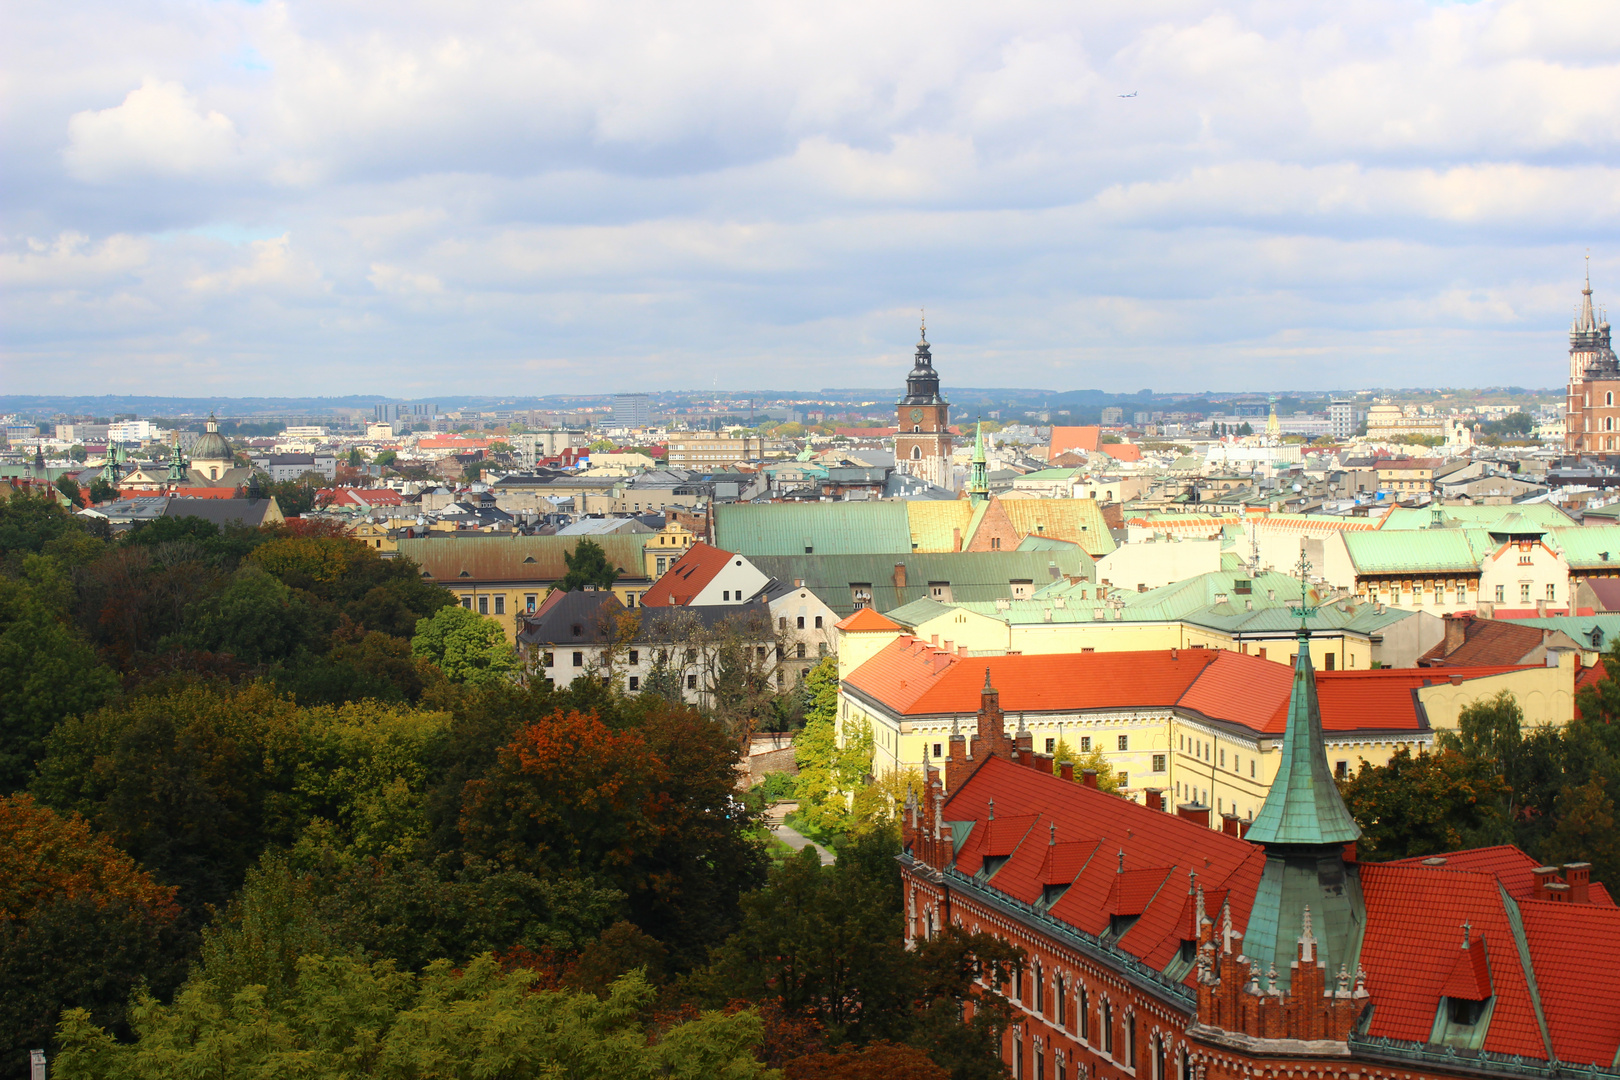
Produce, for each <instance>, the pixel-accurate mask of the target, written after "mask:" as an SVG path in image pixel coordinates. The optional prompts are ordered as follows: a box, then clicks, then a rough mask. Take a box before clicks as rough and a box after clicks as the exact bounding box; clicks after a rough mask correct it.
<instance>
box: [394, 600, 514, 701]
mask: <svg viewBox="0 0 1620 1080" xmlns="http://www.w3.org/2000/svg"><path fill="white" fill-rule="evenodd" d="M411 655H412V656H417V657H421V658H422V659H424V660H426V661H428V662H429V663H431V664H433V665H434V666H435V667H437V668H438V669H439V670H440V671H443V672H444V676H445V678H447V679H449V680H450V681H451V682H458V683H470V684H473V685H482V684H487V683H492V682H504V681H508V680H511V679H512V678H514V677H516V675H517V673H518V670H519V664H518V658H517V650H516V649H514V648H512V646H511V645H509V644H507V642H506V634H505V633H503V632H502V630H501V627H500V624H499V623H497V622H496V621H495V620H494V619H491V618H488V617H486V616H483V615H478V614H475V613H474V612H472V611H469V610H468V609H466V608H464V607H460V606H459V605H458V606H452V607H442V608H440V609H439V610H438V611H436V612H434V614H433V615H431V616H429V617H427V618H424V619H420V620H418V621H417V623H416V636H415V637H413V638H411Z"/></svg>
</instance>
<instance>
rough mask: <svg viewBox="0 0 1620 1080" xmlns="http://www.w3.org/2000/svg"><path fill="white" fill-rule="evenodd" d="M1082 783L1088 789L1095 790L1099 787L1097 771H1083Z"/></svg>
mask: <svg viewBox="0 0 1620 1080" xmlns="http://www.w3.org/2000/svg"><path fill="white" fill-rule="evenodd" d="M1080 782H1081V783H1082V784H1084V785H1085V786H1086V787H1088V788H1095V787H1096V786H1097V770H1096V769H1081V770H1080Z"/></svg>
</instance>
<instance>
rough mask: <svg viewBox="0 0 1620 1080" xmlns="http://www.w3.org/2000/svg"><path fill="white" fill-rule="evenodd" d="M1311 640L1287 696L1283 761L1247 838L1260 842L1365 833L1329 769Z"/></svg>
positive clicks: (1309, 841) (1339, 838)
mask: <svg viewBox="0 0 1620 1080" xmlns="http://www.w3.org/2000/svg"><path fill="white" fill-rule="evenodd" d="M1308 644H1309V640H1308V638H1306V637H1305V635H1303V634H1302V635H1301V641H1300V647H1299V651H1298V654H1297V656H1296V658H1295V661H1294V689H1293V691H1292V692H1291V694H1290V695H1289V699H1288V726H1287V728H1286V729H1284V733H1283V747H1282V762H1281V763H1280V764H1279V765H1278V767H1277V777H1276V779H1275V780H1273V781H1272V783H1271V791H1270V792H1269V793H1268V794H1267V795H1266V801H1265V802H1264V803H1263V804H1262V805H1261V807H1260V812H1259V813H1258V814H1256V815H1255V817H1254V824H1253V825H1251V826H1250V827H1249V832H1248V839H1250V840H1252V841H1254V842H1255V843H1257V844H1289V845H1292V844H1300V845H1315V844H1347V843H1349V842H1350V841H1352V840H1354V839H1356V838H1357V837H1359V836H1360V835H1361V829H1360V827H1359V826H1357V825H1356V822H1355V819H1354V818H1352V817H1351V816H1350V811H1349V810H1347V809H1345V805H1344V800H1343V799H1341V798H1340V797H1339V787H1338V785H1337V784H1335V783H1334V782H1333V773H1332V771H1331V770H1329V768H1328V760H1327V750H1326V748H1325V747H1324V745H1323V742H1322V709H1321V706H1320V705H1318V704H1317V700H1316V674H1315V672H1313V671H1312V670H1311V650H1310V649H1309V647H1308Z"/></svg>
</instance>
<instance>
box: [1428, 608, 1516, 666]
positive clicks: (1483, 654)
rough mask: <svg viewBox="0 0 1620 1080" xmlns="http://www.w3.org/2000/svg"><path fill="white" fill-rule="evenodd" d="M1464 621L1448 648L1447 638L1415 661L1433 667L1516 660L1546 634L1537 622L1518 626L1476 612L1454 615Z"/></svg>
mask: <svg viewBox="0 0 1620 1080" xmlns="http://www.w3.org/2000/svg"><path fill="white" fill-rule="evenodd" d="M1455 618H1457V619H1458V620H1460V621H1462V622H1463V635H1464V636H1463V641H1462V643H1461V644H1460V645H1458V646H1457V647H1456V648H1455V649H1453V650H1451V651H1450V652H1447V651H1446V642H1445V641H1441V642H1440V644H1438V645H1436V646H1435V647H1434V648H1432V649H1430V650H1429V651H1428V652H1426V653H1424V654H1423V655H1422V656H1420V657H1418V663H1420V664H1425V665H1429V666H1432V667H1466V666H1473V665H1478V664H1518V663H1522V662H1523V661H1524V658H1525V656H1526V655H1527V654H1529V653H1531V652H1533V651H1534V650H1535V649H1536V648H1537V647H1538V646H1539V645H1540V644H1541V643H1542V642H1543V641H1545V640H1546V638H1547V633H1546V632H1545V631H1544V630H1542V628H1541V627H1539V626H1521V625H1519V624H1517V623H1510V622H1498V621H1496V620H1495V619H1481V618H1478V617H1475V616H1468V617H1466V618H1464V617H1462V616H1455Z"/></svg>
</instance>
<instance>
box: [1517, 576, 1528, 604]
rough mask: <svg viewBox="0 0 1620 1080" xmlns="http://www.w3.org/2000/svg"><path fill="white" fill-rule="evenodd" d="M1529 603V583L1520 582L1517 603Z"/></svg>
mask: <svg viewBox="0 0 1620 1080" xmlns="http://www.w3.org/2000/svg"><path fill="white" fill-rule="evenodd" d="M1529 602H1530V583H1529V582H1528V581H1526V582H1522V583H1521V584H1520V585H1519V603H1521V604H1528V603H1529Z"/></svg>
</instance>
